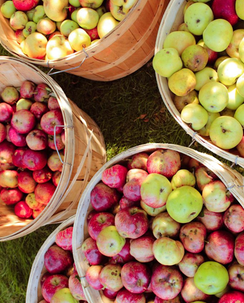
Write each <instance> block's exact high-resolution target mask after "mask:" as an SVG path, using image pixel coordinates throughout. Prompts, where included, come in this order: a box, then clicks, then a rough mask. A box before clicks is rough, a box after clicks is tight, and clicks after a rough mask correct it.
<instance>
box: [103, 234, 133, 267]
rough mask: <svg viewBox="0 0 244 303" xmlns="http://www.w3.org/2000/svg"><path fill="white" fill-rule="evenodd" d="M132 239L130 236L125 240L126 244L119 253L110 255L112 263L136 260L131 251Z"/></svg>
mask: <svg viewBox="0 0 244 303" xmlns="http://www.w3.org/2000/svg"><path fill="white" fill-rule="evenodd" d="M130 241H131V240H130V239H129V238H127V239H126V240H125V245H124V246H123V247H122V249H121V251H120V252H119V253H118V254H117V255H115V256H112V257H110V259H109V263H111V264H117V263H120V264H124V263H127V262H130V261H134V260H135V259H134V257H133V256H132V255H131V253H130Z"/></svg>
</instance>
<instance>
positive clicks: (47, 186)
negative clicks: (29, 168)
mask: <svg viewBox="0 0 244 303" xmlns="http://www.w3.org/2000/svg"><path fill="white" fill-rule="evenodd" d="M55 190H56V186H55V185H54V184H53V183H52V182H51V181H48V182H45V183H38V184H37V185H36V187H35V196H36V201H37V202H40V203H42V204H44V205H47V204H48V202H49V201H50V200H51V198H52V196H53V194H54V192H55Z"/></svg>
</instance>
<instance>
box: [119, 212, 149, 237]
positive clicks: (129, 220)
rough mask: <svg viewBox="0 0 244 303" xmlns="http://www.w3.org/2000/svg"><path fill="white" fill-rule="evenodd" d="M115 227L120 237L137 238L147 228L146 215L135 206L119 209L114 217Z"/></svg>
mask: <svg viewBox="0 0 244 303" xmlns="http://www.w3.org/2000/svg"><path fill="white" fill-rule="evenodd" d="M115 226H116V228H117V230H118V232H119V234H120V235H121V236H122V237H124V238H131V239H136V238H139V237H141V236H142V235H144V234H145V233H146V232H147V230H148V228H149V220H148V217H147V213H146V212H145V211H144V210H143V209H141V208H139V207H136V206H134V207H128V208H125V209H120V210H119V211H118V213H117V214H116V215H115Z"/></svg>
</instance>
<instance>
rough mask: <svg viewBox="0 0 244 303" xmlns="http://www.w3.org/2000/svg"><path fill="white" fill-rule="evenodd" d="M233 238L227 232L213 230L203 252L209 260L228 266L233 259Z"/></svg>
mask: <svg viewBox="0 0 244 303" xmlns="http://www.w3.org/2000/svg"><path fill="white" fill-rule="evenodd" d="M234 242H235V239H234V236H233V235H232V234H231V233H230V232H229V231H227V230H215V231H213V232H211V233H210V234H209V235H208V237H207V240H206V244H205V247H204V251H205V253H206V255H207V256H208V258H209V259H211V260H214V261H216V262H219V263H221V264H229V263H231V262H232V260H233V257H234Z"/></svg>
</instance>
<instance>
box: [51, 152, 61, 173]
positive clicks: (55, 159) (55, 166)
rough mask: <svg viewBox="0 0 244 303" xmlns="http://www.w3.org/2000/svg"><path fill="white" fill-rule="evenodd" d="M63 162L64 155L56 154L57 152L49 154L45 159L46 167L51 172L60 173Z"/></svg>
mask: <svg viewBox="0 0 244 303" xmlns="http://www.w3.org/2000/svg"><path fill="white" fill-rule="evenodd" d="M60 158H61V159H60ZM61 160H62V161H61ZM63 160H64V153H63V152H62V151H61V152H59V154H58V153H57V151H56V150H55V151H53V152H52V153H51V154H49V156H48V159H47V166H48V167H49V169H50V170H51V171H60V172H61V171H62V169H63Z"/></svg>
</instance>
